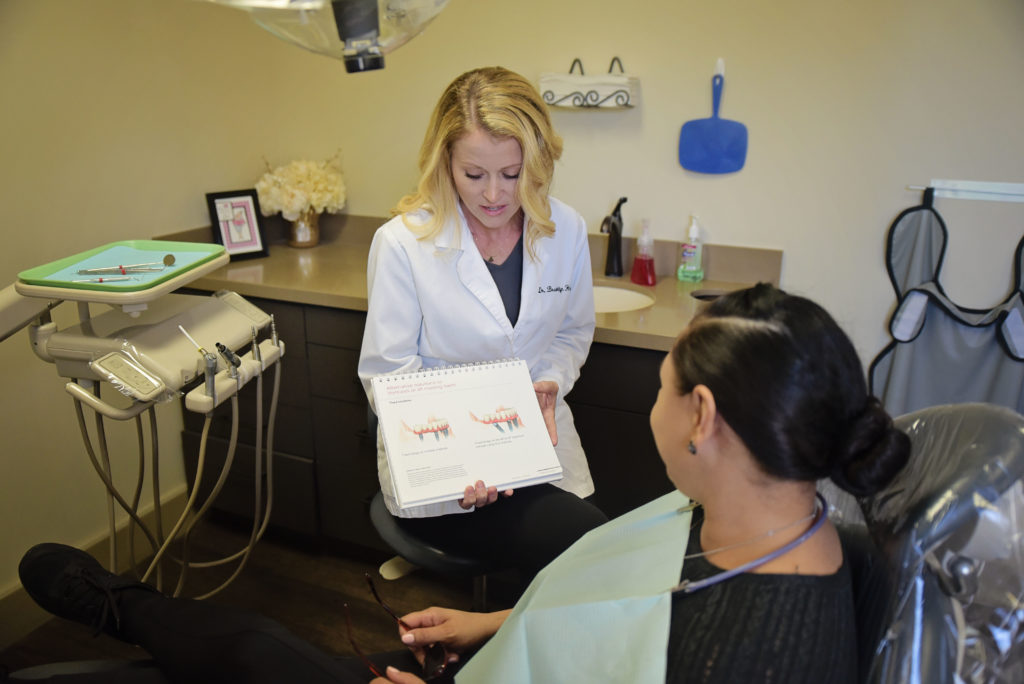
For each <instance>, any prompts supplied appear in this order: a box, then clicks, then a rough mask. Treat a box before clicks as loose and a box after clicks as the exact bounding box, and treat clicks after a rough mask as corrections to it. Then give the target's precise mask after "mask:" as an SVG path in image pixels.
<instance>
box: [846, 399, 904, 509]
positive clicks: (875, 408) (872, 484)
mask: <svg viewBox="0 0 1024 684" xmlns="http://www.w3.org/2000/svg"><path fill="white" fill-rule="evenodd" d="M909 457H910V438H909V437H907V435H906V434H904V433H903V432H902V431H900V430H897V429H896V428H895V427H894V426H893V422H892V418H891V417H890V416H889V414H888V413H887V412H886V411H885V409H884V408H883V407H882V404H881V402H879V401H878V399H877V398H875V397H869V398H868V402H867V405H866V406H865V407H864V410H863V411H862V412H861V414H860V415H859V416H858V417H857V418H856V419H855V420H854V421H853V424H852V425H851V427H850V433H849V438H848V439H847V447H846V453H845V454H844V455H843V456H841V457H840V458H839V459H837V462H836V467H835V469H834V470H833V471H832V473H831V474H830V477H831V478H832V481H833V482H835V483H836V484H837V485H839V486H840V487H842V488H843V489H845V490H846V491H848V492H850V493H851V494H853V495H854V496H858V497H863V496H869V495H871V494H874V493H876V492H878V491H879V490H881V489H882V488H883V487H884V486H885V485H886V484H888V483H889V481H890V480H892V478H893V477H894V476H895V475H896V473H898V472H899V471H900V470H901V469H902V468H903V466H904V465H906V463H907V459H908V458H909Z"/></svg>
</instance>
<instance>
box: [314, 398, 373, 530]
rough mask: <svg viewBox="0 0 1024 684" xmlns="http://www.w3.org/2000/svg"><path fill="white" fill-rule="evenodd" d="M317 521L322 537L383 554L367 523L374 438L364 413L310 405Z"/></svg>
mask: <svg viewBox="0 0 1024 684" xmlns="http://www.w3.org/2000/svg"><path fill="white" fill-rule="evenodd" d="M313 424H314V426H315V434H316V454H317V460H316V468H317V485H318V486H319V488H320V490H319V493H320V521H321V529H322V530H323V533H324V535H325V536H327V537H330V538H332V539H338V540H342V541H347V542H352V543H355V544H360V545H362V546H366V547H369V548H377V549H381V550H387V548H386V546H385V545H384V543H383V542H382V541H381V540H380V537H378V536H377V532H376V531H375V530H374V529H373V525H372V524H371V523H370V512H369V511H370V500H371V499H372V498H373V496H374V494H376V493H377V490H378V489H380V484H379V482H378V480H377V436H376V434H373V435H371V434H369V433H368V431H367V407H366V405H365V404H353V403H350V402H345V401H336V400H332V399H322V398H314V399H313Z"/></svg>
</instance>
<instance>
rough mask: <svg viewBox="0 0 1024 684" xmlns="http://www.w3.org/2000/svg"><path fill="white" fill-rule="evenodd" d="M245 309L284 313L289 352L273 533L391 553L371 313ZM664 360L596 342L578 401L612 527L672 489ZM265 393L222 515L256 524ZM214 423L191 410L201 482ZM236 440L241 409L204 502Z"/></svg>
mask: <svg viewBox="0 0 1024 684" xmlns="http://www.w3.org/2000/svg"><path fill="white" fill-rule="evenodd" d="M246 299H247V300H248V301H250V302H252V303H253V304H254V305H256V306H258V307H259V308H261V309H263V310H264V311H266V312H267V313H270V314H273V316H274V321H275V325H276V327H277V332H278V335H279V336H280V338H281V340H283V341H284V343H285V356H284V358H283V360H282V364H281V371H282V376H281V387H280V395H279V399H278V408H277V419H276V421H275V426H274V480H273V485H274V502H273V508H272V514H271V524H272V525H273V526H275V527H276V528H279V529H283V530H287V531H292V532H295V533H298V534H301V535H303V536H309V537H321V538H324V539H327V540H333V541H339V542H344V543H350V544H357V545H360V546H363V547H367V548H371V549H377V550H386V547H385V545H384V543H383V542H382V541H381V540H380V538H379V537H378V536H377V533H376V532H375V531H374V529H373V527H372V525H371V523H370V519H369V505H370V500H371V499H372V498H373V495H374V494H375V493H376V492H377V490H378V488H379V486H378V482H377V447H376V435H371V434H369V432H368V429H367V425H368V421H367V418H368V413H367V412H368V406H367V401H366V395H365V393H364V392H363V388H362V385H361V383H360V382H359V378H358V376H357V375H356V368H357V365H358V362H359V348H360V346H361V344H362V339H363V328H364V326H365V323H366V314H365V313H363V312H360V311H350V310H346V309H334V308H329V307H321V306H313V305H307V304H294V303H289V302H281V301H276V300H269V299H261V298H258V297H246ZM663 357H664V352H660V351H651V350H647V349H634V348H630V347H620V346H616V345H610V344H602V343H595V344H594V345H593V346H592V347H591V351H590V356H589V357H588V359H587V362H586V364H584V366H583V369H582V371H581V374H580V378H579V380H578V381H577V383H576V385H575V387H574V388H573V391H572V392H571V393H570V394H569V396H568V397H567V400H568V402H569V404H570V406H571V407H572V411H573V416H574V418H575V421H576V428H577V430H578V432H579V434H580V439H581V441H582V443H583V448H584V450H585V451H586V454H587V458H588V460H589V462H590V469H591V472H592V473H593V476H594V483H595V487H596V492H595V494H594V501H595V503H596V504H597V505H598V506H599V507H601V508H602V510H604V511H605V512H606V513H607V514H608V515H609V516H612V517H614V516H617V515H620V514H622V513H624V512H626V511H629V510H631V509H633V508H635V507H636V506H638V505H640V504H642V503H645V502H647V501H649V500H651V499H653V498H654V497H656V496H658V495H660V494H663V493H665V492H668V491H670V490H671V489H672V485H671V483H670V482H669V480H668V478H667V477H666V475H665V468H664V466H663V465H662V463H661V460H660V459H659V458H658V454H657V451H656V449H655V447H654V439H653V437H652V436H651V430H650V424H649V422H648V414H649V411H650V408H651V406H652V405H653V404H654V400H655V397H656V396H657V393H658V367H659V365H660V363H661V360H662V358H663ZM263 385H264V386H263V414H264V425H265V424H266V421H267V420H268V419H269V410H270V400H271V393H272V389H273V372H272V371H271V372H268V373H267V374H265V376H264V383H263ZM256 394H257V393H256V385H255V383H250V384H249V385H247V386H246V387H245V388H244V389H243V391H242V393H241V395H240V398H239V433H238V442H239V446H238V450H237V454H236V456H235V462H234V463H233V464H232V468H231V471H230V475H229V477H228V480H227V482H226V483H225V486H224V488H223V490H222V491H221V493H220V495H219V496H218V497H217V499H216V501H215V504H214V506H215V508H217V509H218V510H221V511H225V512H228V513H231V514H233V515H237V516H239V517H244V518H246V519H251V516H252V513H253V497H254V488H255V481H254V462H253V459H254V457H255V453H254V449H255V426H256ZM183 410H184V409H183ZM203 421H204V416H202V415H199V414H196V413H192V412H190V411H184V422H185V429H184V433H183V444H184V450H185V462H186V470H187V473H188V476H189V479H190V481H193V480H194V477H195V472H196V467H197V460H198V454H199V443H200V436H201V432H202V428H203ZM230 430H231V406H230V402H226V403H224V404H222V405H221V406H219V407H218V408H217V409H216V410H215V411H214V413H213V422H212V424H211V429H210V439H209V440H208V445H207V454H206V465H205V468H204V477H203V486H202V487H201V493H203V494H205V493H206V492H208V491H209V490H210V488H211V487H212V485H213V482H214V481H215V480H216V477H217V474H218V473H219V472H220V469H221V466H222V464H223V462H224V458H225V455H226V453H227V445H228V440H229V438H230ZM264 447H265V445H264ZM263 477H264V479H265V478H266V473H264V474H263Z"/></svg>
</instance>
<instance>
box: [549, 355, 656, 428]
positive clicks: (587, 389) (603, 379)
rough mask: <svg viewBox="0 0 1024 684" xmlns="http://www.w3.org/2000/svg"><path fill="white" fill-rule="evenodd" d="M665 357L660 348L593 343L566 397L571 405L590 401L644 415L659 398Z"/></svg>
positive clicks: (594, 403) (594, 404) (596, 404)
mask: <svg viewBox="0 0 1024 684" xmlns="http://www.w3.org/2000/svg"><path fill="white" fill-rule="evenodd" d="M664 358H665V352H662V351H652V350H650V349H634V348H631V347H619V346H617V345H614V344H600V343H595V344H593V345H592V346H591V347H590V354H589V356H587V361H586V363H584V364H583V368H582V369H580V377H579V379H578V380H577V381H576V384H575V385H574V386H573V388H572V392H570V393H569V395H568V396H567V397H566V400H567V401H568V402H569V404H570V406H576V405H577V404H589V405H591V406H604V407H606V408H612V409H618V410H620V411H632V412H634V413H643V414H644V416H646V415H647V414H648V413H649V412H650V410H651V407H652V406H654V400H655V399H657V398H658V387H659V386H660V384H661V382H660V380H659V377H658V372H659V369H660V367H661V361H662V359H664Z"/></svg>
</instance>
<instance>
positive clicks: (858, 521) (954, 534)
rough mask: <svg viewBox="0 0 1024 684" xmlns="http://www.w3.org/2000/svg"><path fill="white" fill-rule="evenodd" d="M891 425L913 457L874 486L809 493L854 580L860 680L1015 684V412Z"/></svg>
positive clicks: (956, 414)
mask: <svg viewBox="0 0 1024 684" xmlns="http://www.w3.org/2000/svg"><path fill="white" fill-rule="evenodd" d="M896 424H897V426H898V427H899V428H900V429H902V430H904V431H905V432H906V433H907V434H908V435H909V436H910V438H911V443H912V450H911V456H910V461H909V462H908V464H907V467H906V468H905V469H904V470H903V471H902V472H901V473H900V474H899V475H898V476H897V477H896V479H895V480H894V481H893V482H892V483H891V484H890V485H889V486H888V487H887V488H886V489H885V490H884V491H882V492H880V493H878V494H876V495H874V496H872V497H869V498H866V499H863V500H861V501H859V502H857V501H855V500H854V499H853V498H852V497H850V496H849V495H847V494H845V493H843V492H840V490H838V489H836V488H835V487H834V485H831V486H829V485H822V486H820V487H819V489H822V491H823V492H825V494H826V498H827V499H828V500H829V502H830V504H832V508H833V510H832V514H833V520H835V521H836V522H837V527H838V528H839V530H840V538H841V539H842V541H843V545H844V550H845V551H846V555H847V558H848V562H849V563H850V567H851V570H852V574H853V577H854V594H855V601H856V602H857V618H858V626H857V627H858V637H859V640H860V658H859V664H860V679H861V680H862V681H865V682H870V683H872V684H879V683H884V684H889V683H895V682H900V683H903V682H907V683H910V684H944V683H946V682H956V683H960V682H965V683H967V682H970V683H974V682H979V683H980V682H986V683H1002V682H1007V683H1009V682H1021V681H1024V536H1022V531H1024V484H1022V477H1024V417H1022V416H1021V415H1019V414H1017V413H1015V412H1013V411H1011V410H1009V409H1006V408H1002V407H998V406H995V405H989V404H956V405H946V406H936V407H930V408H926V409H922V410H920V411H916V412H914V413H910V414H907V415H905V416H902V417H900V418H897V419H896ZM868 534H870V538H871V539H873V540H874V542H875V544H876V547H875V548H872V547H871V544H870V543H868V539H867V535H868Z"/></svg>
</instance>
